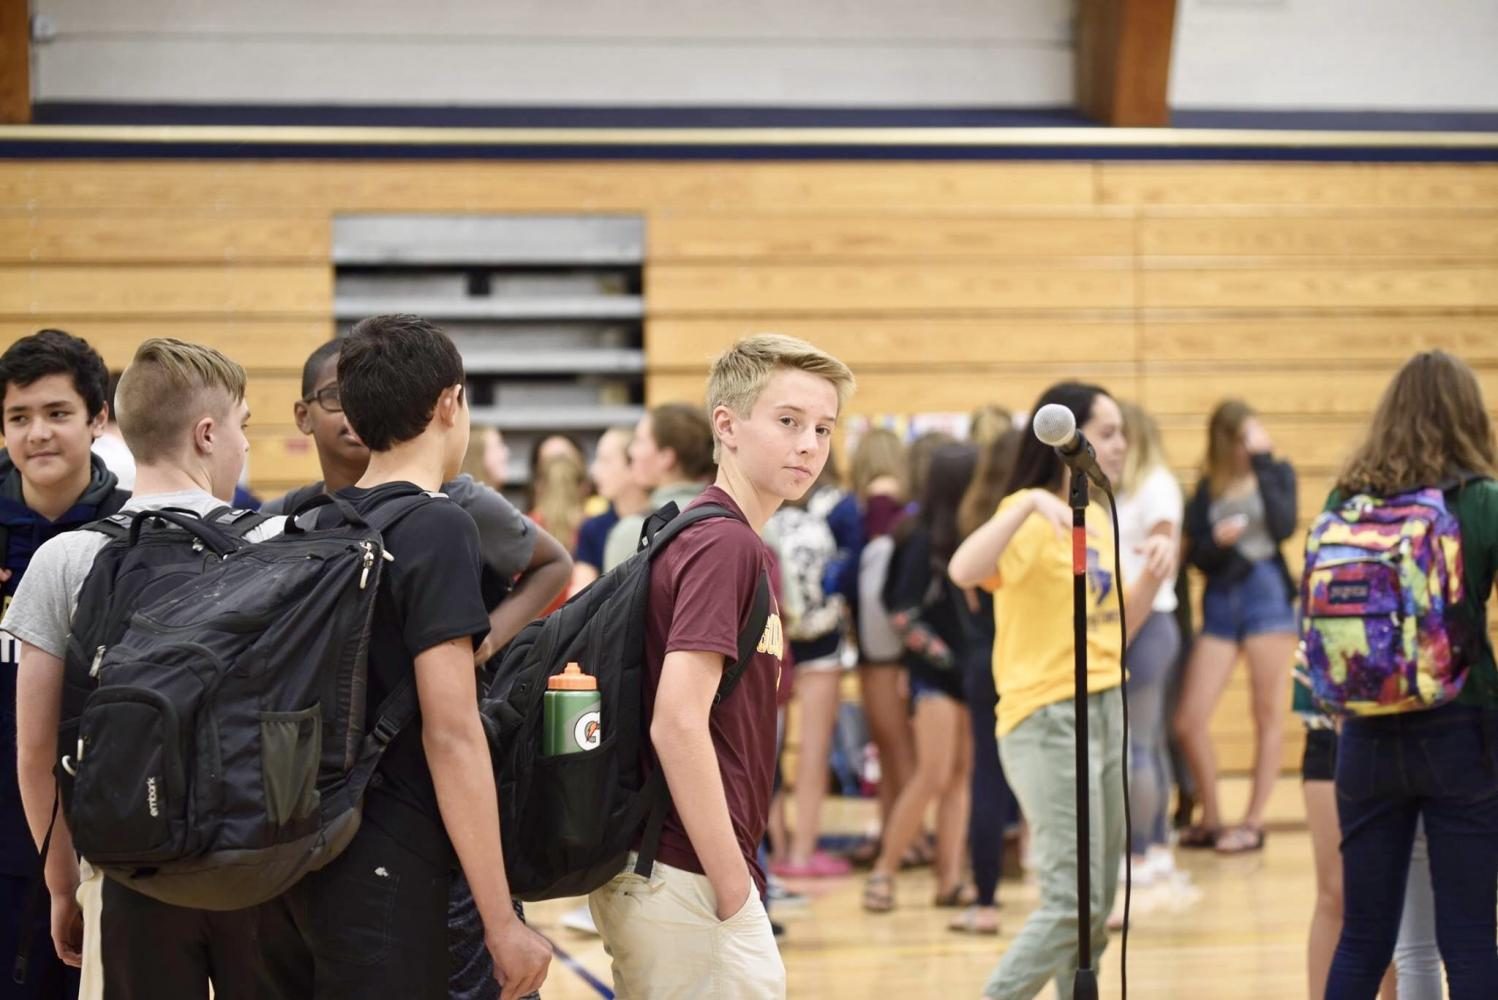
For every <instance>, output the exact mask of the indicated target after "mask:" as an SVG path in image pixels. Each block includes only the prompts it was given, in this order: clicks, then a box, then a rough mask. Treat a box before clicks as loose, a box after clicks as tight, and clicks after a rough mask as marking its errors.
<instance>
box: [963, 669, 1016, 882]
mask: <svg viewBox="0 0 1498 1000" xmlns="http://www.w3.org/2000/svg"><path fill="white" fill-rule="evenodd" d="M983 652H984V653H986V652H987V650H986V649H985V650H983ZM964 668H965V676H964V681H965V686H966V688H967V691H966V693H967V707H968V711H969V712H970V713H971V714H972V720H973V776H972V795H971V802H972V805H971V808H970V810H969V812H968V850H969V853H970V854H971V855H972V861H973V883H974V885H975V886H976V888H977V890H978V904H979V905H980V906H993V905H995V904H996V902H997V899H996V896H997V893H998V888H999V877H1000V875H1001V874H1002V869H1003V861H1004V831H1005V830H1006V829H1007V828H1008V826H1009V824H1010V823H1012V822H1014V821H1015V820H1016V819H1018V818H1019V802H1018V801H1016V799H1015V797H1014V792H1012V791H1010V789H1009V782H1007V781H1006V780H1004V765H1003V764H1001V763H999V740H998V736H997V735H996V733H995V710H996V709H997V707H998V704H999V695H998V692H997V691H995V690H994V682H993V665H992V663H991V662H990V661H989V658H988V656H986V655H984V656H975V657H969V658H968V660H967V662H966V663H965V664H964Z"/></svg>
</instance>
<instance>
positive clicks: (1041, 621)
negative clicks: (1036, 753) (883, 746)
mask: <svg viewBox="0 0 1498 1000" xmlns="http://www.w3.org/2000/svg"><path fill="white" fill-rule="evenodd" d="M1024 495H1025V494H1024V492H1020V493H1016V494H1014V495H1012V496H1009V497H1006V498H1005V499H1004V502H1003V503H1001V504H1000V505H999V511H1000V512H1002V511H1003V510H1004V509H1005V508H1007V507H1009V506H1011V505H1012V504H1016V503H1019V502H1021V501H1022V500H1023V498H1024ZM998 570H999V578H998V584H999V586H998V587H997V589H995V590H994V597H993V612H994V624H995V625H996V629H997V630H996V638H995V640H994V644H993V677H994V685H995V686H996V687H997V688H998V691H999V726H998V732H999V735H1000V736H1003V735H1004V734H1005V733H1007V732H1009V731H1010V730H1011V729H1013V728H1014V727H1015V726H1017V725H1019V724H1020V723H1021V722H1023V721H1024V720H1025V719H1026V718H1027V717H1028V716H1029V715H1030V713H1032V712H1035V711H1037V710H1038V709H1042V708H1044V707H1045V706H1047V705H1052V704H1055V703H1056V702H1058V701H1064V700H1066V699H1068V698H1071V697H1072V694H1073V692H1074V690H1075V683H1074V681H1073V678H1074V677H1075V675H1076V666H1075V664H1074V663H1073V644H1072V571H1071V531H1070V529H1068V530H1067V532H1066V534H1065V536H1064V537H1063V536H1058V535H1057V533H1056V529H1055V527H1054V526H1053V525H1052V524H1051V523H1050V522H1049V521H1047V520H1046V519H1045V518H1042V517H1040V516H1038V515H1031V516H1030V517H1027V518H1025V522H1024V523H1023V524H1021V525H1020V526H1019V530H1018V531H1016V532H1015V533H1014V537H1013V538H1012V539H1011V540H1010V542H1009V545H1008V547H1007V548H1005V549H1004V552H1003V554H1001V555H1000V556H999V565H998ZM1118 589H1119V580H1118V577H1117V574H1116V573H1115V572H1114V569H1113V530H1112V525H1111V522H1110V521H1109V519H1108V513H1107V511H1105V510H1104V509H1103V508H1101V507H1099V506H1098V505H1097V504H1093V505H1092V506H1091V507H1089V508H1088V510H1087V691H1088V693H1089V694H1096V693H1097V692H1099V691H1106V690H1108V689H1109V688H1113V687H1117V686H1118V685H1119V684H1120V682H1121V681H1122V677H1121V676H1120V674H1119V665H1120V661H1121V659H1122V652H1121V648H1122V647H1121V637H1120V636H1119V633H1118V607H1119V605H1118V602H1119V595H1118Z"/></svg>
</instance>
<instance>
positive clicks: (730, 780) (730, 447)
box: [590, 335, 853, 1000]
mask: <svg viewBox="0 0 1498 1000" xmlns="http://www.w3.org/2000/svg"><path fill="white" fill-rule="evenodd" d="M852 389H853V375H852V373H851V372H850V371H849V370H848V368H847V366H846V365H844V364H843V363H842V362H840V361H838V360H837V359H836V358H833V357H832V356H830V355H828V354H826V353H825V352H823V351H820V350H818V349H817V348H815V347H813V346H812V345H810V344H808V343H805V342H804V341H800V340H795V339H793V338H790V337H782V336H776V335H761V336H755V337H749V338H746V339H744V340H741V341H739V342H738V343H737V344H735V345H734V346H733V347H732V348H730V349H729V350H727V351H726V352H724V353H723V354H722V355H720V356H719V357H718V359H717V360H716V361H715V362H714V363H713V367H712V371H711V373H710V375H709V377H708V393H707V402H708V409H709V411H710V420H711V423H712V430H713V438H714V443H715V448H716V451H717V453H718V463H719V464H718V474H717V481H716V482H715V483H714V485H712V486H710V487H708V489H707V490H706V491H705V492H704V493H703V494H702V496H701V497H700V498H698V499H697V500H696V501H694V503H693V504H692V506H697V505H700V504H708V503H711V504H717V505H721V506H723V507H725V508H727V509H728V510H729V511H730V513H731V514H733V515H734V516H732V517H722V518H714V519H710V520H705V521H702V522H701V523H699V524H696V525H693V526H691V527H689V528H687V529H686V530H684V531H683V532H682V533H681V534H680V535H678V536H677V537H676V538H675V539H674V540H673V541H672V542H671V544H670V546H669V547H667V548H666V549H665V550H664V551H663V552H661V554H660V555H659V556H657V557H656V559H655V561H654V563H653V564H652V566H651V572H650V592H649V598H648V600H647V607H646V623H645V670H646V678H645V689H646V690H645V699H644V700H645V720H646V723H647V725H648V726H649V731H650V744H651V747H650V749H649V750H647V756H648V757H649V758H651V759H650V760H648V761H647V763H648V765H649V766H651V767H660V768H661V769H663V771H664V772H665V777H666V783H667V785H668V787H669V788H670V790H671V798H672V802H673V805H672V808H671V810H670V811H669V813H668V815H667V817H666V820H665V824H664V827H663V829H662V831H661V836H660V847H659V851H658V853H657V856H656V857H657V860H656V863H655V866H654V869H653V871H652V874H651V876H650V879H649V883H650V885H649V887H648V888H647V887H646V886H645V884H644V880H643V878H642V876H640V875H637V874H635V872H634V866H635V858H634V857H633V856H632V857H631V859H630V862H629V864H628V865H627V866H626V868H625V871H624V872H623V873H622V874H620V875H619V876H617V877H616V878H615V879H614V880H613V881H611V882H610V883H609V884H608V885H606V886H604V887H603V888H601V889H599V890H598V891H596V892H595V893H593V895H592V897H591V898H590V904H591V907H592V910H593V915H594V919H595V920H596V922H597V924H598V928H599V932H600V933H601V934H602V935H603V939H604V943H605V945H606V947H607V948H608V951H609V954H610V955H611V956H612V957H613V966H614V986H615V990H616V991H617V995H618V996H620V997H621V998H628V997H651V996H691V997H711V998H717V1000H724V998H735V1000H736V998H764V997H770V998H776V997H783V996H785V966H784V965H783V964H782V962H781V960H780V955H779V952H778V951H777V949H776V947H775V940H774V936H773V935H772V933H771V930H770V923H769V919H768V917H767V916H766V914H765V910H764V906H763V905H762V903H761V902H760V894H761V892H762V891H763V889H764V882H765V876H764V872H763V871H762V870H761V869H760V867H759V862H758V858H757V853H758V847H759V842H760V840H761V839H762V838H763V836H764V832H765V825H766V822H767V818H768V813H769V804H770V794H771V786H772V782H773V777H774V770H775V743H776V739H775V717H776V705H775V692H776V686H777V681H778V677H779V673H780V666H781V658H782V655H783V647H784V638H783V635H782V632H781V622H780V616H779V614H778V610H777V609H775V608H774V607H773V606H772V608H771V613H770V616H769V619H768V621H767V622H766V625H765V630H764V634H763V636H762V637H761V639H760V642H759V645H758V650H757V655H756V656H755V657H754V660H753V662H752V663H750V664H749V665H748V667H747V669H745V670H744V672H743V674H742V676H741V678H740V680H739V683H738V685H737V686H736V687H735V688H734V689H733V691H732V693H731V694H730V695H729V696H727V697H725V698H723V699H722V701H721V702H716V701H715V697H716V695H717V692H718V686H719V682H720V681H721V679H722V676H723V672H724V669H725V667H726V666H727V665H728V662H729V661H730V660H732V659H733V658H734V657H736V656H737V655H738V636H739V633H740V631H741V630H742V629H743V628H744V627H745V626H746V624H747V623H748V620H749V617H750V615H751V613H752V607H753V602H754V597H755V593H756V589H757V588H758V586H759V581H760V578H761V577H762V576H763V575H764V574H765V573H767V572H768V569H769V566H770V558H771V557H770V554H769V552H768V550H767V549H766V548H765V545H764V543H763V542H762V541H761V539H760V537H759V533H760V532H761V531H762V530H763V529H764V525H765V522H766V521H767V520H769V517H770V515H771V514H773V513H774V512H775V510H776V509H777V508H778V507H779V506H780V504H781V503H782V502H784V501H786V500H789V499H794V498H797V497H800V496H801V495H802V494H804V493H805V492H806V491H807V490H808V489H810V488H811V485H812V484H813V483H814V482H816V479H817V476H818V475H819V474H820V473H821V471H822V467H823V466H824V465H825V464H826V462H827V456H828V450H829V447H830V445H831V439H832V431H833V428H834V426H835V425H836V423H837V419H838V416H839V414H840V412H841V410H842V407H843V404H844V403H845V402H846V400H847V398H848V396H849V394H850V393H851V392H852Z"/></svg>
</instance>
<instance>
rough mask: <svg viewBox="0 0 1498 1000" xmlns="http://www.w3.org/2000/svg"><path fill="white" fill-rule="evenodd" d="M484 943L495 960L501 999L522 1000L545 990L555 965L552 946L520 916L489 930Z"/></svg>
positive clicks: (495, 971) (495, 972) (496, 977)
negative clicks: (552, 957) (549, 970)
mask: <svg viewBox="0 0 1498 1000" xmlns="http://www.w3.org/2000/svg"><path fill="white" fill-rule="evenodd" d="M484 943H485V944H486V945H487V946H488V948H489V955H490V956H491V957H492V958H493V959H494V978H495V979H496V980H497V981H498V982H499V987H500V993H499V995H500V1000H520V998H521V997H524V996H529V995H530V994H532V993H534V992H536V991H537V990H539V989H540V988H541V984H542V983H544V982H546V970H547V968H548V967H549V966H550V965H551V945H550V943H548V942H547V940H546V939H545V938H544V937H542V936H541V935H540V934H537V933H536V932H535V931H533V930H531V929H530V928H529V927H527V926H525V924H524V923H523V922H522V921H521V920H520V918H519V917H516V916H511V918H510V919H508V920H506V921H504V923H503V924H501V925H500V926H499V927H497V928H495V929H494V930H492V931H486V933H485V935H484Z"/></svg>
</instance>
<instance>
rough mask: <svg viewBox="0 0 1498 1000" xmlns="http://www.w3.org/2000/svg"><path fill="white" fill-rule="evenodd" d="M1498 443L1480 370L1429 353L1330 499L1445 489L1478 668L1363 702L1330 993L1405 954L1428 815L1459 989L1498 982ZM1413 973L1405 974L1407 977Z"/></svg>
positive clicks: (1344, 750) (1466, 632)
mask: <svg viewBox="0 0 1498 1000" xmlns="http://www.w3.org/2000/svg"><path fill="white" fill-rule="evenodd" d="M1495 474H1498V452H1495V446H1494V439H1493V428H1492V423H1491V421H1490V420H1489V417H1488V412H1487V408H1486V406H1485V405H1484V403H1483V398H1482V390H1481V387H1480V386H1479V385H1478V382H1477V378H1476V376H1475V375H1473V373H1472V370H1471V369H1470V368H1468V367H1467V366H1466V365H1465V364H1464V363H1462V361H1461V360H1459V359H1458V358H1455V357H1453V356H1452V355H1450V354H1447V353H1445V352H1444V351H1425V352H1422V353H1420V354H1417V355H1415V356H1414V357H1413V358H1411V359H1410V361H1409V362H1408V363H1406V364H1405V366H1404V367H1403V368H1402V369H1401V370H1400V372H1399V374H1398V375H1396V376H1395V377H1394V381H1393V382H1392V383H1391V384H1390V385H1389V388H1388V389H1387V390H1386V391H1385V392H1384V395H1383V398H1382V399H1381V400H1380V401H1379V405H1378V409H1377V411H1376V412H1375V413H1374V416H1373V420H1372V422H1371V424H1370V426H1369V429H1368V436H1367V438H1366V439H1365V440H1364V442H1363V443H1362V444H1361V445H1360V446H1359V447H1358V448H1357V450H1356V451H1355V452H1354V453H1353V456H1352V459H1351V460H1350V461H1349V462H1348V463H1347V466H1346V468H1345V470H1344V471H1343V473H1342V475H1341V476H1340V477H1339V478H1338V480H1337V487H1336V489H1335V490H1333V492H1332V495H1331V496H1330V497H1329V498H1328V500H1327V504H1326V509H1327V510H1332V509H1336V508H1339V507H1341V506H1342V505H1343V504H1344V502H1348V501H1353V500H1358V502H1360V503H1361V502H1363V499H1362V498H1382V497H1391V496H1395V495H1399V494H1405V493H1410V492H1412V491H1415V490H1422V489H1424V490H1429V489H1438V490H1440V491H1441V493H1442V498H1443V501H1444V503H1445V506H1446V509H1447V510H1448V511H1451V512H1454V513H1455V514H1456V518H1457V521H1458V523H1459V525H1460V556H1461V565H1462V567H1463V573H1462V578H1461V582H1462V584H1463V588H1462V597H1461V600H1460V601H1459V602H1458V603H1457V604H1456V605H1454V606H1451V607H1448V608H1447V610H1446V613H1445V621H1446V623H1447V627H1448V629H1449V630H1450V633H1449V635H1450V636H1454V637H1457V638H1455V639H1452V641H1453V642H1456V643H1457V646H1456V650H1457V660H1456V662H1457V663H1458V665H1459V666H1460V667H1464V668H1466V673H1465V675H1464V676H1463V675H1461V674H1459V673H1458V674H1455V675H1454V676H1455V677H1457V678H1459V679H1458V681H1457V684H1458V686H1459V687H1460V692H1459V694H1457V696H1456V698H1455V699H1454V700H1452V701H1448V702H1447V703H1445V704H1442V705H1440V706H1439V707H1436V708H1427V709H1424V710H1416V711H1403V712H1395V713H1392V714H1374V715H1350V716H1348V717H1346V718H1345V719H1344V720H1343V722H1342V727H1341V733H1340V735H1339V736H1338V740H1337V748H1336V763H1335V765H1334V774H1335V782H1336V802H1337V813H1338V818H1339V820H1340V824H1341V836H1342V840H1341V852H1342V882H1343V923H1342V933H1341V939H1340V941H1339V942H1338V944H1337V951H1336V955H1335V957H1334V958H1333V960H1332V967H1331V974H1330V979H1329V981H1328V983H1327V988H1326V996H1327V997H1328V998H1332V1000H1342V998H1367V997H1372V996H1373V995H1374V993H1375V992H1376V991H1377V989H1378V983H1379V980H1380V979H1381V978H1382V977H1383V974H1384V970H1385V969H1386V968H1387V967H1388V964H1389V959H1390V957H1391V956H1392V955H1393V954H1394V953H1395V942H1396V938H1397V935H1398V932H1399V926H1400V920H1401V916H1402V910H1403V907H1402V903H1403V901H1404V898H1405V893H1406V873H1407V871H1408V870H1409V868H1410V852H1411V846H1412V844H1413V842H1414V838H1415V834H1416V827H1417V825H1422V824H1423V826H1424V829H1425V836H1426V838H1427V840H1428V843H1429V856H1430V875H1431V883H1432V888H1433V889H1434V901H1435V926H1436V939H1437V943H1438V945H1439V948H1440V952H1441V958H1442V960H1443V961H1444V962H1445V964H1446V974H1447V984H1448V985H1449V987H1450V994H1451V997H1452V1000H1466V998H1471V997H1490V996H1492V994H1493V984H1494V983H1498V944H1495V942H1498V920H1495V910H1498V667H1495V666H1494V658H1493V647H1492V642H1491V640H1490V639H1489V637H1488V633H1487V607H1486V605H1487V600H1488V598H1489V596H1490V595H1491V594H1492V593H1493V581H1494V577H1495V575H1498V484H1495V483H1494V482H1493V481H1492V477H1493V476H1494V475H1495ZM1401 985H1403V984H1402V983H1401Z"/></svg>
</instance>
